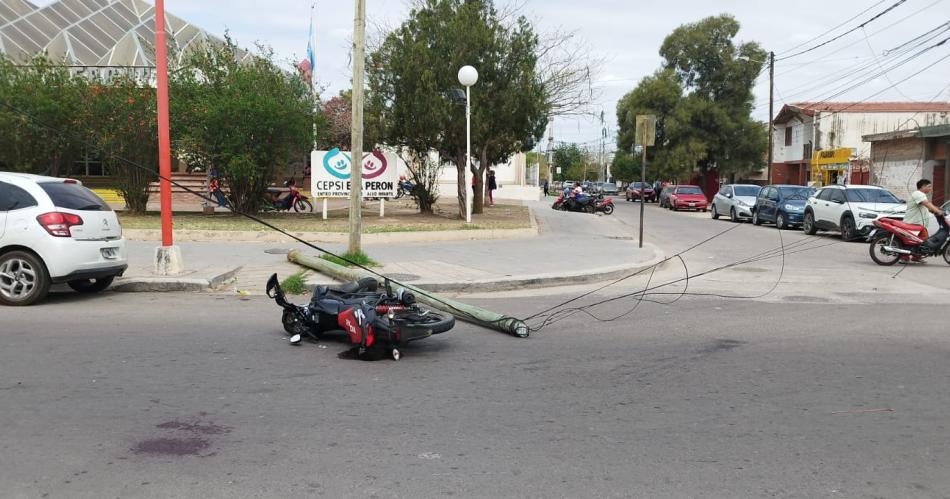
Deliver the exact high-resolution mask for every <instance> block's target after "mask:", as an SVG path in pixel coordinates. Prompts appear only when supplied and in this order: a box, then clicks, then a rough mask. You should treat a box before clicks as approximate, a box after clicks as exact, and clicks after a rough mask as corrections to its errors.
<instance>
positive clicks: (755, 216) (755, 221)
mask: <svg viewBox="0 0 950 499" xmlns="http://www.w3.org/2000/svg"><path fill="white" fill-rule="evenodd" d="M752 225H762V219H760V218H759V212H758V210H756V211H753V212H752Z"/></svg>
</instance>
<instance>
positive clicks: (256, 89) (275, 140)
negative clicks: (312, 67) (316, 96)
mask: <svg viewBox="0 0 950 499" xmlns="http://www.w3.org/2000/svg"><path fill="white" fill-rule="evenodd" d="M239 53H240V52H239V51H238V49H237V47H236V46H235V45H234V43H233V42H232V41H231V40H230V39H228V40H227V41H226V43H225V44H222V45H214V44H208V45H205V46H203V47H201V48H199V49H196V50H194V51H192V52H191V53H190V54H189V56H188V57H187V59H186V60H185V61H184V64H183V67H182V68H180V69H179V70H178V71H176V72H175V73H174V74H173V75H172V77H171V78H170V82H169V93H170V94H171V95H172V96H174V98H173V99H171V124H172V139H173V141H174V146H175V149H176V153H177V154H179V155H180V156H181V157H183V158H184V159H185V160H186V161H187V162H188V163H189V164H191V165H193V166H202V167H205V168H209V167H215V168H217V170H218V172H219V174H220V175H221V176H222V177H223V178H225V179H227V182H228V186H229V187H230V190H231V197H232V199H231V201H232V203H233V205H234V207H235V208H236V209H237V210H240V211H245V212H255V211H258V210H259V209H260V207H261V204H262V202H263V195H264V192H265V190H266V189H267V186H268V184H269V183H270V182H271V180H272V179H273V178H274V177H275V175H276V174H277V173H278V172H281V171H284V170H286V169H287V167H288V165H289V164H290V163H291V162H293V161H299V160H300V159H301V158H302V157H303V155H304V154H306V152H307V151H309V150H310V148H311V144H312V136H311V133H312V126H313V119H314V115H313V95H312V94H311V92H310V90H309V88H307V86H306V84H305V82H304V81H303V80H302V79H300V78H299V77H298V76H297V75H295V74H291V73H288V72H285V71H283V70H282V69H281V68H279V67H278V66H277V64H276V63H275V62H274V60H273V54H272V53H271V52H270V51H267V50H264V49H261V50H260V53H259V54H258V55H254V56H251V57H250V59H244V60H239V57H238V54H239Z"/></svg>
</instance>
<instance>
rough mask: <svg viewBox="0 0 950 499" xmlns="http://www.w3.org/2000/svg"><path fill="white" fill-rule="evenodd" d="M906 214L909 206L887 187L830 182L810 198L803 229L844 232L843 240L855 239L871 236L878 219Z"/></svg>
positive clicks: (810, 232) (806, 206)
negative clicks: (832, 183) (831, 183)
mask: <svg viewBox="0 0 950 499" xmlns="http://www.w3.org/2000/svg"><path fill="white" fill-rule="evenodd" d="M906 213H907V205H906V204H905V203H904V202H903V201H901V200H900V199H897V197H896V196H894V195H893V194H891V191H889V190H887V189H885V188H883V187H877V186H874V185H847V186H845V185H830V186H828V187H824V188H822V189H821V190H819V191H817V192H816V193H815V194H814V195H812V196H811V197H810V198H808V203H807V204H806V205H805V215H804V219H803V221H802V228H803V229H804V230H805V233H807V234H809V235H812V234H815V233H816V232H818V231H819V230H832V231H840V232H841V239H843V240H845V241H852V240H854V239H857V238H858V237H862V236H867V235H868V233H869V232H870V231H871V230H872V229H873V228H874V221H875V220H877V219H878V218H882V217H888V218H896V219H898V220H903V218H904V215H905V214H906Z"/></svg>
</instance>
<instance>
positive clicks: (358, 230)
mask: <svg viewBox="0 0 950 499" xmlns="http://www.w3.org/2000/svg"><path fill="white" fill-rule="evenodd" d="M355 1H356V14H355V15H354V18H353V123H352V127H351V129H350V134H351V148H350V151H352V159H351V160H350V244H349V247H348V253H349V254H350V255H351V256H352V255H356V254H358V253H359V252H360V251H361V246H362V244H361V241H362V231H363V214H362V211H361V210H362V201H363V199H362V196H363V192H362V191H363V189H362V187H363V65H364V63H365V59H366V56H365V52H366V0H355Z"/></svg>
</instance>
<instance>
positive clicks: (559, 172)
mask: <svg viewBox="0 0 950 499" xmlns="http://www.w3.org/2000/svg"><path fill="white" fill-rule="evenodd" d="M557 174H558V175H560V174H561V167H560V166H559V167H557Z"/></svg>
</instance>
